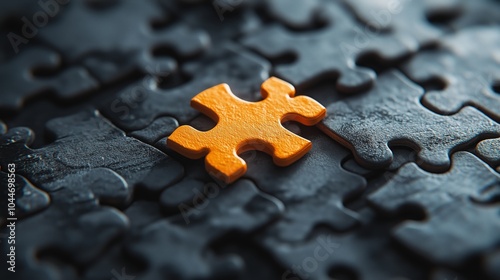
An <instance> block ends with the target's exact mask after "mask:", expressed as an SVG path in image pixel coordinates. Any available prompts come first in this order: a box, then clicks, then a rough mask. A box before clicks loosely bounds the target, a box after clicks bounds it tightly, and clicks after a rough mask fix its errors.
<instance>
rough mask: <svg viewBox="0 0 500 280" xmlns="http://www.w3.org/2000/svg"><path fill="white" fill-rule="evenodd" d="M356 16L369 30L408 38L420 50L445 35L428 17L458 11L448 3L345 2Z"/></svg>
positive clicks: (364, 0) (446, 0)
mask: <svg viewBox="0 0 500 280" xmlns="http://www.w3.org/2000/svg"><path fill="white" fill-rule="evenodd" d="M344 2H345V3H346V4H347V5H348V6H349V7H351V8H352V10H353V12H354V13H355V14H356V15H357V17H358V18H359V19H360V20H361V21H362V22H363V23H364V24H366V25H367V26H368V28H370V29H374V30H376V31H372V32H377V33H378V32H382V31H386V32H388V33H390V34H393V35H394V36H396V37H409V38H412V40H415V41H416V42H417V44H418V46H419V47H421V46H423V45H427V44H430V43H433V42H436V41H437V40H438V39H439V37H440V36H441V34H442V32H441V30H439V29H438V28H437V27H435V26H433V25H432V24H431V23H430V22H429V21H428V20H427V15H428V14H430V13H431V12H433V11H435V10H436V9H450V10H451V11H455V8H454V7H453V6H452V5H449V4H448V3H449V2H450V1H449V0H435V1H411V0H409V1H406V0H404V1H384V0H348V1H347V0H344Z"/></svg>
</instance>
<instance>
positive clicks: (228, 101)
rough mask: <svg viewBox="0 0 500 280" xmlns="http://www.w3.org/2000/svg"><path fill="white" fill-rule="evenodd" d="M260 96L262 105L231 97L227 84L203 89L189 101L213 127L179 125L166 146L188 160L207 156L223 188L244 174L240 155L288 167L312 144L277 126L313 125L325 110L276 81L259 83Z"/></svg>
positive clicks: (208, 163)
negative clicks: (256, 154) (255, 153)
mask: <svg viewBox="0 0 500 280" xmlns="http://www.w3.org/2000/svg"><path fill="white" fill-rule="evenodd" d="M261 94H262V97H263V98H264V100H262V101H259V102H247V101H244V100H241V99H239V98H238V97H237V96H235V95H234V94H233V93H232V92H231V89H230V88H229V86H228V85H227V84H219V85H216V86H214V87H211V88H209V89H207V90H204V91H203V92H201V93H199V94H198V95H196V96H195V97H194V98H193V99H192V100H191V106H192V107H193V108H195V109H197V110H198V111H200V112H202V113H204V114H206V115H207V116H208V117H210V118H212V119H213V120H214V121H216V122H217V125H216V126H215V127H214V128H213V129H211V130H209V131H199V130H196V129H194V128H193V127H191V126H188V125H183V126H181V127H179V128H177V129H176V130H175V131H174V132H173V133H172V135H170V137H168V140H167V145H168V147H170V148H172V149H173V150H175V151H176V152H178V153H180V154H182V155H184V156H186V157H188V158H191V159H197V158H201V157H203V156H205V155H206V156H207V157H206V158H205V164H206V168H207V170H208V172H209V173H210V174H211V175H212V176H214V177H216V178H218V179H221V180H223V181H225V182H226V183H232V182H234V181H235V180H237V179H238V178H239V177H241V176H242V175H243V174H245V172H246V170H247V165H246V163H245V161H244V160H243V159H242V158H240V157H239V156H238V154H240V153H243V152H245V151H250V150H260V151H263V152H266V153H268V154H270V155H272V157H273V160H274V163H275V164H277V165H279V166H286V165H290V164H292V163H293V162H295V161H296V160H298V159H299V158H301V157H302V156H303V155H305V154H306V153H307V152H308V151H309V150H310V149H311V147H312V144H311V142H310V141H309V140H306V139H304V138H302V137H300V136H298V135H296V134H294V133H292V132H290V131H289V130H287V129H285V128H284V127H283V126H282V125H281V123H282V122H286V121H297V122H300V123H302V124H304V125H309V126H310V125H314V124H316V123H318V122H319V121H320V120H321V119H323V118H324V117H325V115H326V109H325V107H323V106H322V105H321V104H319V103H318V102H317V101H315V100H314V99H312V98H310V97H306V96H297V97H294V95H295V88H294V87H293V86H292V85H291V84H289V83H287V82H285V81H283V80H280V79H278V78H275V77H271V78H269V79H267V80H266V81H265V82H264V83H262V86H261Z"/></svg>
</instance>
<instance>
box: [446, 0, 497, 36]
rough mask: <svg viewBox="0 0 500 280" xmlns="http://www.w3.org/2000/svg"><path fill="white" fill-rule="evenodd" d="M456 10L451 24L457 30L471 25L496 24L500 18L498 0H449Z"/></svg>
mask: <svg viewBox="0 0 500 280" xmlns="http://www.w3.org/2000/svg"><path fill="white" fill-rule="evenodd" d="M448 1H449V2H450V4H452V5H453V8H455V9H456V10H457V11H456V14H457V15H456V18H454V19H453V20H451V22H450V25H451V27H452V28H453V29H455V30H461V29H464V28H467V27H470V26H479V25H483V26H484V25H496V24H498V23H499V20H500V9H499V5H498V1H495V0H476V1H468V0H451V1H450V0H448Z"/></svg>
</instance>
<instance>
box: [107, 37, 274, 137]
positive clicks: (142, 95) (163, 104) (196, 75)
mask: <svg viewBox="0 0 500 280" xmlns="http://www.w3.org/2000/svg"><path fill="white" fill-rule="evenodd" d="M270 68H271V66H270V65H269V63H267V62H266V61H265V60H263V59H261V58H259V57H257V56H256V55H253V54H251V53H249V52H248V51H245V50H243V49H242V48H240V47H238V46H236V45H232V44H225V46H224V47H221V48H216V49H214V51H213V52H211V53H209V54H207V55H206V56H205V57H203V58H201V59H200V60H199V61H195V62H191V63H186V64H184V65H183V68H182V71H183V72H184V73H186V74H187V75H190V76H191V77H192V79H191V80H190V81H189V82H188V83H186V84H183V85H180V86H178V87H175V88H173V89H161V88H159V87H158V86H157V85H156V83H154V82H153V83H151V81H146V82H145V81H140V82H137V83H134V84H132V85H130V86H129V87H127V88H126V89H124V90H122V91H121V92H120V93H119V94H118V96H117V97H116V98H115V99H113V100H112V101H111V102H108V103H106V104H104V105H103V106H101V107H100V109H101V111H102V112H103V114H104V115H105V116H106V117H108V118H109V119H111V120H112V121H113V123H115V124H116V125H117V126H118V127H120V128H121V129H123V130H125V131H131V130H137V129H142V128H144V127H146V126H148V125H150V124H151V123H152V122H153V121H154V120H155V119H157V118H159V117H163V116H171V117H174V118H175V119H176V120H177V121H179V123H186V122H188V121H189V120H191V119H193V118H194V117H195V116H196V115H198V114H199V112H197V111H196V110H194V109H193V108H191V107H190V106H189V102H190V100H191V99H192V98H193V97H194V95H195V94H197V93H199V92H201V91H203V90H205V89H207V88H209V87H212V86H214V85H215V84H218V83H228V84H230V85H231V87H232V88H233V90H234V92H235V93H236V94H237V95H238V96H239V97H241V98H243V99H245V100H252V101H253V100H257V96H256V94H255V93H256V92H257V91H258V86H256V85H260V84H261V83H262V82H263V81H264V80H265V79H266V78H267V77H269V70H270Z"/></svg>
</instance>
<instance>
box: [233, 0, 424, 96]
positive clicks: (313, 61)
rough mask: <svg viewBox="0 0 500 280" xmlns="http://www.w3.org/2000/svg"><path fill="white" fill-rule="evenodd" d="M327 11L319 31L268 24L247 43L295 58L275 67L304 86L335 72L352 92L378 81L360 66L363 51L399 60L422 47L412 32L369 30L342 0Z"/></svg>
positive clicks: (344, 88)
mask: <svg viewBox="0 0 500 280" xmlns="http://www.w3.org/2000/svg"><path fill="white" fill-rule="evenodd" d="M303 2H306V1H303ZM321 15H322V17H324V18H325V19H326V21H327V24H326V26H325V27H323V28H321V29H319V30H315V31H314V32H293V31H290V30H288V29H286V28H284V27H283V26H281V25H276V24H274V25H267V26H264V27H263V28H261V29H260V30H259V31H258V32H254V33H252V34H250V35H248V36H245V37H244V38H243V40H242V43H243V45H245V46H246V47H249V48H251V49H253V50H255V51H257V52H258V53H260V54H262V55H263V56H265V57H266V58H268V59H271V60H273V59H276V60H279V59H280V58H282V57H292V58H293V61H292V62H291V63H281V64H278V65H276V66H275V68H274V72H275V73H276V76H278V77H280V78H282V79H285V80H287V81H289V82H291V83H292V84H293V85H294V86H296V87H298V88H303V87H308V86H310V85H311V84H314V83H315V82H316V81H318V80H322V79H326V78H330V77H331V78H335V79H336V86H337V89H338V90H339V91H342V92H348V93H352V92H356V91H359V90H362V89H366V88H368V87H370V86H371V85H372V84H373V82H374V80H375V76H376V75H375V72H374V71H373V70H371V69H368V68H363V67H359V66H357V65H356V63H355V61H356V60H357V59H358V58H360V57H361V56H362V55H375V56H377V57H378V58H381V59H383V60H384V61H396V60H397V59H400V58H401V57H403V56H405V55H407V54H409V53H412V52H413V51H415V50H416V48H417V44H416V43H415V41H414V40H412V39H411V38H410V37H409V36H393V35H392V34H377V35H374V34H373V33H371V32H366V31H365V30H363V26H361V25H358V24H357V22H356V20H355V18H354V17H353V16H350V15H349V12H348V11H347V10H346V9H344V8H343V6H341V5H340V4H337V3H332V2H328V3H326V4H325V5H324V6H322V7H321Z"/></svg>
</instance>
